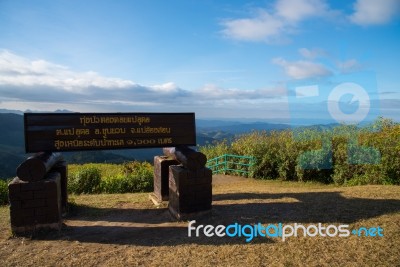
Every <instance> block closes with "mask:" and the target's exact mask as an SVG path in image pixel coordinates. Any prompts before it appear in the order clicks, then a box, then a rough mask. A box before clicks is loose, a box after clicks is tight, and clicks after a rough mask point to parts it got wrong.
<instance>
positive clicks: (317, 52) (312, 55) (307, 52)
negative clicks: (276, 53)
mask: <svg viewBox="0 0 400 267" xmlns="http://www.w3.org/2000/svg"><path fill="white" fill-rule="evenodd" d="M299 53H300V55H302V56H303V57H304V58H306V59H316V58H318V57H324V56H326V54H327V53H326V52H325V51H324V50H322V49H319V48H313V49H307V48H300V49H299Z"/></svg>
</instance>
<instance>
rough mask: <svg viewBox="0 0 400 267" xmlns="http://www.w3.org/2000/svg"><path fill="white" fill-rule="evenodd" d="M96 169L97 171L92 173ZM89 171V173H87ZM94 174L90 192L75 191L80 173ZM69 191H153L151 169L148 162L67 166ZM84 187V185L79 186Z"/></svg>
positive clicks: (78, 192)
mask: <svg viewBox="0 0 400 267" xmlns="http://www.w3.org/2000/svg"><path fill="white" fill-rule="evenodd" d="M94 169H96V170H97V171H94ZM88 170H91V171H88ZM85 172H87V173H91V175H94V173H96V175H94V176H96V178H95V179H92V180H95V182H94V183H93V184H94V185H95V186H93V187H90V186H89V185H88V187H89V188H93V189H95V190H92V192H80V190H77V189H76V188H77V186H78V184H79V181H78V180H77V179H76V177H79V176H82V173H85ZM68 177H69V178H68V179H69V181H68V184H69V190H70V192H71V193H76V194H80V193H131V192H149V191H152V190H153V167H152V165H151V164H150V163H148V162H137V161H134V162H129V163H125V164H85V165H70V166H69V176H68ZM75 184H76V185H75ZM80 186H81V187H85V184H83V185H80Z"/></svg>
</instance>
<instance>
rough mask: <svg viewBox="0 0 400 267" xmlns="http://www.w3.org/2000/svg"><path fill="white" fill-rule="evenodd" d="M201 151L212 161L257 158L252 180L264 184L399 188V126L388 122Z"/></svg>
mask: <svg viewBox="0 0 400 267" xmlns="http://www.w3.org/2000/svg"><path fill="white" fill-rule="evenodd" d="M200 151H202V152H203V153H205V154H206V155H207V157H208V158H209V159H211V158H214V157H217V156H220V155H222V154H225V153H231V154H237V155H242V156H253V157H254V158H255V165H254V166H252V167H251V169H250V172H251V174H250V176H251V177H254V178H259V179H280V180H294V181H317V182H323V183H332V182H334V183H336V184H338V185H342V184H348V185H355V184H400V157H399V155H400V124H398V123H394V122H393V121H392V120H388V119H384V118H380V119H378V120H377V121H376V122H375V123H373V124H371V125H369V126H367V127H363V128H360V127H357V126H355V125H340V126H337V127H335V128H333V129H330V130H324V129H323V130H319V129H311V128H298V129H296V130H293V131H291V130H286V131H279V132H276V131H272V132H266V131H263V132H252V133H248V134H244V135H241V136H238V137H236V138H235V140H233V141H232V143H227V142H226V141H223V142H221V143H216V144H214V145H208V146H205V147H202V148H200ZM232 174H236V173H235V172H233V173H232Z"/></svg>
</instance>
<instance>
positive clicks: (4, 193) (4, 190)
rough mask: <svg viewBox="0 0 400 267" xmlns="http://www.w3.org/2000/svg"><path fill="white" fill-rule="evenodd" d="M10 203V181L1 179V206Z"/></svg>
mask: <svg viewBox="0 0 400 267" xmlns="http://www.w3.org/2000/svg"><path fill="white" fill-rule="evenodd" d="M7 203H8V181H7V180H3V179H0V205H5V204H7Z"/></svg>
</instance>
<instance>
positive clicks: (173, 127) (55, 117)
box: [24, 113, 196, 153]
mask: <svg viewBox="0 0 400 267" xmlns="http://www.w3.org/2000/svg"><path fill="white" fill-rule="evenodd" d="M24 125H25V150H26V153H32V152H42V151H44V152H47V151H49V152H50V151H52V152H54V151H79V150H109V149H127V148H146V147H147V148H150V147H171V146H179V145H188V146H193V145H196V126H195V114H194V113H25V114H24Z"/></svg>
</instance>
